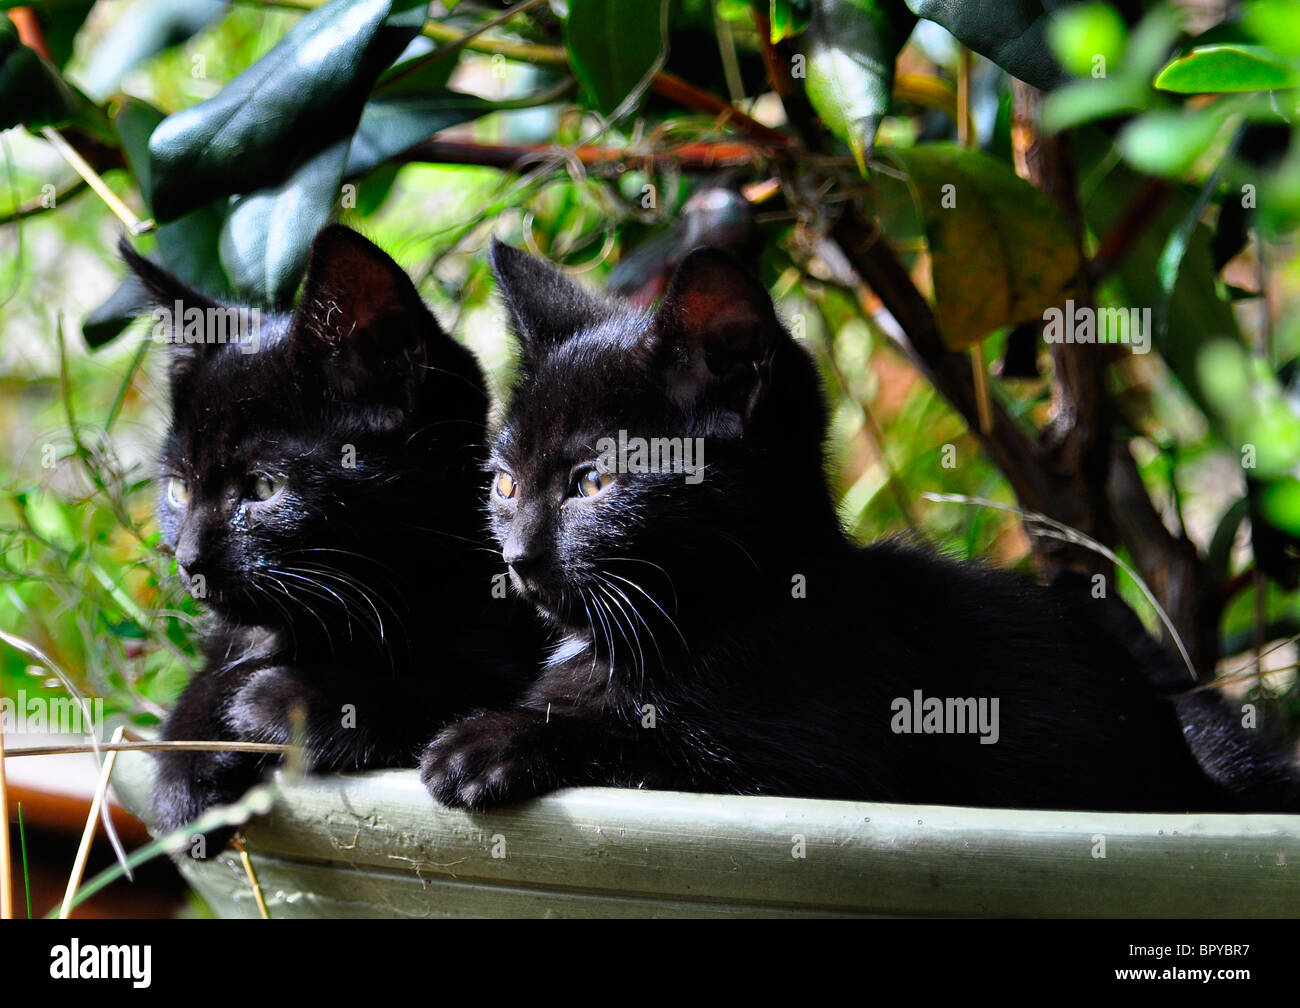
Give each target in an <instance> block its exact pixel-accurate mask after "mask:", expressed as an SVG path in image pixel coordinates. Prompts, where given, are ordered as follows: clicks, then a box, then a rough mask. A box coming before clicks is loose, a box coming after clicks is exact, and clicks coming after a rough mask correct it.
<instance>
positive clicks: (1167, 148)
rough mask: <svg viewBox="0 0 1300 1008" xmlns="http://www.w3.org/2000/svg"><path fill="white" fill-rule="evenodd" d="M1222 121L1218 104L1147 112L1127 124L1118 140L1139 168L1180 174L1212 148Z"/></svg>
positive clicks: (1147, 170)
mask: <svg viewBox="0 0 1300 1008" xmlns="http://www.w3.org/2000/svg"><path fill="white" fill-rule="evenodd" d="M1223 123H1224V115H1223V113H1222V112H1221V111H1220V110H1217V109H1215V108H1184V109H1180V110H1178V111H1169V112H1148V113H1146V114H1145V115H1143V116H1140V117H1139V118H1137V119H1134V120H1133V121H1132V122H1130V123H1129V124H1128V125H1126V126H1125V127H1124V130H1123V132H1121V133H1120V135H1119V138H1118V139H1117V141H1116V144H1117V145H1118V147H1119V149H1120V151H1122V152H1123V154H1124V157H1125V159H1126V160H1127V161H1128V163H1129V164H1131V165H1132V166H1133V167H1134V168H1137V169H1138V170H1139V171H1144V172H1147V173H1148V174H1151V175H1181V174H1182V173H1183V172H1185V171H1187V170H1188V169H1189V168H1190V167H1191V166H1192V164H1193V163H1194V162H1195V161H1196V159H1197V158H1199V157H1200V156H1201V155H1203V154H1204V153H1205V152H1206V151H1207V150H1208V149H1209V148H1210V145H1211V144H1213V143H1214V139H1215V137H1216V136H1218V134H1219V130H1220V129H1221V128H1222V127H1223Z"/></svg>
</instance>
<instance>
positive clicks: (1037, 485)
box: [754, 13, 1054, 514]
mask: <svg viewBox="0 0 1300 1008" xmlns="http://www.w3.org/2000/svg"><path fill="white" fill-rule="evenodd" d="M754 18H755V22H756V23H757V25H758V32H759V36H760V38H762V39H763V59H764V62H765V63H766V64H767V69H768V75H769V77H770V78H771V81H772V85H773V88H774V89H775V91H776V93H777V94H778V95H779V96H780V98H781V101H782V103H783V104H784V105H785V110H786V116H787V117H788V119H789V120H790V123H791V125H792V126H793V127H794V128H795V130H796V132H797V133H798V134H799V136H800V137H801V139H802V140H803V144H804V146H805V147H806V148H807V149H808V150H809V151H810V152H812V153H823V142H822V130H821V124H820V122H819V121H818V119H817V116H816V113H814V112H813V109H812V106H811V105H810V104H809V103H808V100H807V98H806V97H805V96H804V94H803V92H802V91H800V89H799V88H798V86H797V85H796V84H795V81H794V79H793V78H792V77H791V75H790V66H791V61H790V59H789V56H790V53H789V52H788V50H786V48H785V44H784V43H781V44H779V45H775V46H774V45H772V43H771V42H770V41H768V40H769V39H770V38H771V35H770V33H769V31H768V24H767V18H766V16H765V15H763V14H762V13H755V16H754ZM790 167H793V165H790ZM830 237H831V238H832V239H833V240H834V241H835V243H836V244H837V245H838V246H839V248H840V251H841V252H843V253H844V256H845V258H846V259H848V261H849V264H850V265H851V266H852V267H853V269H854V271H855V272H856V273H857V274H858V276H859V277H860V278H861V279H862V281H863V283H865V284H866V285H867V286H868V287H870V288H871V289H872V290H873V291H874V292H875V294H876V296H877V297H879V298H880V300H881V302H882V303H883V304H884V306H885V308H886V310H887V311H888V312H889V314H890V315H892V316H893V317H894V320H895V321H896V322H897V323H898V325H899V327H900V328H901V329H902V330H903V333H904V334H905V335H906V337H907V343H906V346H905V350H906V351H907V354H908V356H909V358H910V359H911V360H912V362H913V364H915V366H916V367H917V368H918V370H920V371H921V373H922V374H923V375H925V377H926V379H927V380H928V381H929V382H930V384H932V385H933V386H934V387H935V388H936V389H937V390H938V391H939V393H940V394H941V395H942V396H943V397H944V398H945V399H947V400H948V402H949V403H951V404H952V406H953V407H954V408H955V409H956V410H957V412H959V413H960V414H961V415H962V417H963V419H965V421H966V424H967V426H968V427H969V428H970V430H971V433H972V434H973V435H974V436H975V437H976V439H977V440H978V441H979V443H980V446H981V447H982V448H983V449H984V451H985V452H986V453H987V454H988V455H989V457H990V458H992V459H993V461H994V463H995V464H996V465H997V467H998V468H999V469H1000V470H1001V471H1002V473H1003V474H1004V475H1005V476H1006V477H1007V479H1008V481H1009V482H1010V483H1011V486H1012V488H1013V489H1014V490H1015V492H1016V496H1017V497H1018V498H1019V499H1020V501H1021V503H1022V504H1024V506H1025V507H1026V508H1027V509H1029V510H1033V511H1043V512H1045V513H1047V514H1052V512H1053V508H1052V504H1053V503H1054V500H1053V498H1054V494H1053V493H1052V492H1051V491H1052V487H1051V484H1050V481H1049V480H1047V478H1046V476H1045V474H1044V473H1043V471H1042V469H1041V467H1040V466H1039V465H1038V464H1037V462H1036V459H1035V457H1034V446H1033V444H1032V442H1031V441H1030V440H1029V439H1028V438H1027V437H1026V436H1025V434H1024V432H1023V431H1022V430H1021V429H1020V427H1018V426H1017V424H1016V422H1015V421H1014V420H1012V418H1011V417H1010V416H1009V415H1008V414H1007V412H1006V410H1004V409H1003V408H1002V406H1001V405H1000V404H999V403H997V402H996V401H994V402H992V403H990V413H991V415H990V417H989V421H990V422H989V424H988V429H987V430H984V429H982V427H981V424H980V416H979V401H978V397H977V395H976V392H975V377H974V374H973V372H972V370H971V364H970V360H969V358H968V357H967V356H966V355H964V354H958V353H954V352H953V351H951V350H949V349H948V347H947V345H946V344H945V343H944V341H943V336H942V334H941V333H940V330H939V323H938V321H937V320H936V319H935V316H934V312H933V311H932V310H931V308H930V304H929V302H928V301H926V299H925V296H924V295H923V294H921V292H920V291H919V290H917V288H916V284H914V283H913V282H912V278H911V277H910V276H909V275H908V273H907V270H906V269H904V268H903V265H902V263H901V262H899V260H898V257H897V256H896V255H895V254H894V251H893V249H892V248H890V246H889V243H888V242H887V241H885V239H884V237H883V236H882V235H881V233H880V229H879V228H878V227H877V226H876V224H875V222H874V221H871V220H869V219H868V218H867V217H866V216H865V215H864V214H863V212H862V210H861V209H860V208H859V206H858V205H857V203H856V202H853V201H850V202H848V203H847V204H846V205H845V209H844V211H843V212H842V213H841V214H840V216H839V218H838V219H837V220H836V221H835V223H834V224H833V225H832V226H831V230H830Z"/></svg>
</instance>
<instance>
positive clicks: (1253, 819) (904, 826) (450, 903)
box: [115, 753, 1300, 917]
mask: <svg viewBox="0 0 1300 1008" xmlns="http://www.w3.org/2000/svg"><path fill="white" fill-rule="evenodd" d="M150 771H151V765H150V762H149V760H148V759H147V757H144V756H142V755H140V754H136V753H124V754H123V757H122V759H120V760H119V762H118V771H117V774H116V775H115V785H116V787H117V790H118V793H119V794H120V795H121V796H122V798H123V800H124V801H125V802H126V803H127V804H128V805H129V806H130V807H132V808H133V809H137V810H138V809H141V808H143V807H144V800H143V799H144V796H145V794H147V790H148V787H149V782H150V776H151V774H150ZM281 783H282V786H283V797H282V798H281V800H280V801H278V802H277V803H276V805H275V807H274V809H273V810H272V811H271V813H270V814H269V815H267V816H264V817H262V818H260V819H258V820H255V821H253V822H251V823H249V824H248V825H247V826H246V827H245V829H244V835H245V837H246V840H247V850H248V852H249V855H250V857H251V859H252V862H253V865H254V868H255V870H256V873H257V876H258V880H259V883H260V885H261V888H262V891H263V894H264V896H265V898H266V902H267V905H268V908H269V911H270V914H271V916H272V917H368V916H384V917H393V916H397V917H446V916H530V917H540V916H596V917H625V916H746V915H763V916H773V915H796V916H810V915H822V914H909V915H910V914H934V915H967V914H994V915H1000V916H1002V915H1017V916H1022V915H1033V916H1052V917H1067V916H1088V917H1091V916H1121V917H1122V916H1139V917H1153V916H1154V917H1206V916H1226V917H1255V916H1297V915H1300V816H1259V815H1246V816H1230V815H1114V814H1103V813H1083V812H1025V811H1011V810H1005V809H979V808H948V807H937V806H916V805H878V804H866V803H856V802H830V801H809V800H804V799H794V798H741V797H735V796H729V795H697V794H679V793H675V792H654V791H624V790H614V789H605V788H582V789H574V790H569V791H562V792H558V793H556V794H552V795H548V796H546V797H544V798H540V799H537V800H535V801H531V802H528V803H526V804H524V805H521V806H518V807H517V808H513V809H507V810H501V811H496V812H491V813H468V812H463V811H459V810H451V809H443V808H438V807H437V806H435V805H434V804H433V802H432V801H431V800H430V798H429V796H428V795H427V794H426V793H425V791H424V789H423V787H421V785H420V781H419V778H418V776H417V775H416V773H415V772H414V771H409V770H408V771H381V772H376V773H367V774H348V775H333V776H329V777H310V778H307V779H305V780H302V781H298V782H292V783H290V782H284V781H283V780H282V781H281ZM1103 855H1104V856H1103ZM181 861H182V870H183V871H184V873H185V875H186V877H187V878H188V879H189V881H190V882H191V884H192V885H193V886H194V887H195V889H197V890H198V891H199V893H200V894H201V895H202V896H203V897H204V898H205V899H206V900H207V901H208V903H209V904H210V905H211V906H212V908H213V910H214V911H215V912H216V913H217V914H219V915H221V916H232V917H233V916H256V915H257V914H258V910H257V906H256V903H255V900H254V898H253V892H252V890H251V887H250V884H249V881H248V878H247V875H246V874H245V871H244V869H243V867H242V866H241V865H240V862H239V860H238V858H237V857H236V856H234V855H232V854H231V853H229V852H227V853H226V854H223V855H222V856H221V857H219V858H216V859H214V860H211V861H209V862H206V863H196V862H192V861H191V860H190V859H189V858H188V857H182V858H181Z"/></svg>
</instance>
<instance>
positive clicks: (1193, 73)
mask: <svg viewBox="0 0 1300 1008" xmlns="http://www.w3.org/2000/svg"><path fill="white" fill-rule="evenodd" d="M1297 84H1300V69H1297V68H1296V67H1295V66H1293V65H1292V64H1291V63H1288V62H1287V61H1286V60H1283V59H1281V58H1280V57H1279V56H1278V55H1277V54H1276V53H1274V52H1272V51H1271V50H1269V49H1265V48H1264V47H1263V46H1253V45H1242V44H1223V45H1209V46H1201V47H1198V48H1196V49H1193V50H1192V51H1191V52H1189V53H1187V54H1186V55H1185V56H1180V57H1179V58H1178V59H1176V60H1174V61H1173V62H1172V63H1170V64H1169V65H1168V66H1166V67H1165V68H1164V69H1163V70H1161V71H1160V73H1159V74H1157V75H1156V80H1155V85H1156V87H1158V88H1160V89H1161V90H1164V91H1176V92H1178V93H1179V94H1203V93H1226V92H1232V91H1276V90H1278V89H1280V88H1291V87H1295V86H1296V85H1297Z"/></svg>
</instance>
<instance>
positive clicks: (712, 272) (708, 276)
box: [652, 248, 781, 421]
mask: <svg viewBox="0 0 1300 1008" xmlns="http://www.w3.org/2000/svg"><path fill="white" fill-rule="evenodd" d="M652 333H653V336H654V338H655V341H656V343H657V344H658V347H659V349H660V352H662V353H666V354H667V355H668V359H669V366H668V381H669V385H670V390H671V391H672V393H673V396H674V398H676V399H677V400H678V401H679V402H681V403H682V404H683V405H684V406H687V405H689V404H691V403H692V402H696V401H698V400H701V399H707V400H708V401H709V402H711V403H712V404H713V405H715V406H720V407H722V408H725V409H727V410H730V411H732V412H734V413H736V414H737V415H738V416H739V417H740V418H741V419H742V421H743V420H744V419H746V418H747V417H748V416H749V414H750V413H751V412H752V411H753V408H754V405H755V404H756V403H757V401H758V397H759V396H760V395H761V394H762V392H763V390H764V389H765V388H766V386H767V384H768V379H769V374H768V371H769V367H770V364H771V358H772V352H773V348H774V343H775V340H776V339H778V338H779V336H780V333H781V323H780V322H779V321H778V320H777V317H776V309H775V308H774V307H773V305H772V298H771V296H770V295H769V294H768V293H767V291H766V289H764V287H763V285H762V284H760V283H759V282H758V280H757V279H756V278H755V277H754V276H752V275H751V274H750V272H749V271H748V270H747V269H745V267H744V266H742V265H741V264H740V263H738V262H737V261H736V260H735V259H733V258H732V257H731V256H730V255H728V254H727V253H725V252H722V251H720V250H718V249H714V248H699V249H696V250H694V251H693V252H691V253H690V254H689V255H688V256H687V257H686V258H685V259H684V260H683V261H682V264H681V266H679V267H678V268H677V272H676V274H674V276H673V279H672V282H671V283H669V285H668V290H667V292H666V293H665V294H664V298H663V301H662V302H660V305H659V309H658V311H657V312H656V313H655V317H654V325H653V327H652Z"/></svg>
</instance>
